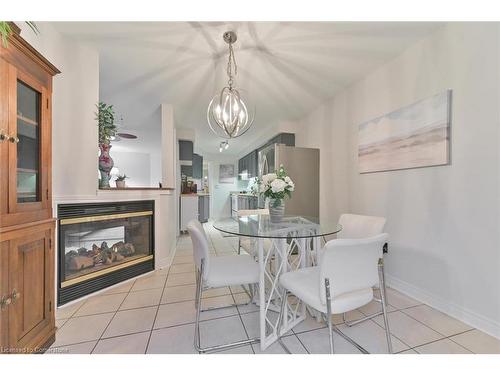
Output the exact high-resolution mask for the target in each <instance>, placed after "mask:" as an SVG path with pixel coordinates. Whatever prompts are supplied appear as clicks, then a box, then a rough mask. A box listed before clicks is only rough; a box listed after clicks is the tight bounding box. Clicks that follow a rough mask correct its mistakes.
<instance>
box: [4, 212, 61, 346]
mask: <svg viewBox="0 0 500 375" xmlns="http://www.w3.org/2000/svg"><path fill="white" fill-rule="evenodd" d="M53 238H54V224H53V222H52V221H48V222H46V223H43V224H39V225H34V226H29V227H26V228H24V229H20V230H15V231H9V232H7V233H5V234H2V242H1V243H0V246H1V252H2V254H1V255H0V257H1V258H0V259H1V260H2V265H1V271H0V275H1V276H0V277H1V278H2V295H1V296H0V298H3V300H4V306H3V308H2V309H1V311H0V315H1V319H0V321H1V322H2V323H1V324H2V334H1V336H0V339H1V340H2V341H1V347H2V348H1V349H2V350H3V351H5V348H8V350H9V351H15V352H30V351H33V350H37V349H40V348H44V347H46V346H48V345H50V344H51V342H52V341H53V336H54V334H55V320H54V319H55V318H54V287H55V284H54V273H55V272H54V264H55V263H54V248H53V246H52V244H53V242H54V240H53Z"/></svg>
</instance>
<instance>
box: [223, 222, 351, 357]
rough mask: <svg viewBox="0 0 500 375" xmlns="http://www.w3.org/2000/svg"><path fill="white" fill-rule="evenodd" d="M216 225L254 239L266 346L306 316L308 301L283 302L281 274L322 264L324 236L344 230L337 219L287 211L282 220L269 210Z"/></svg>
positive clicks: (226, 232)
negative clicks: (280, 316)
mask: <svg viewBox="0 0 500 375" xmlns="http://www.w3.org/2000/svg"><path fill="white" fill-rule="evenodd" d="M213 226H214V228H215V229H216V230H218V231H220V232H222V233H223V236H224V235H226V237H230V236H236V237H240V238H241V237H244V238H248V239H250V244H251V245H250V246H251V248H253V250H252V249H250V250H249V252H250V254H251V255H253V256H254V257H255V258H257V261H258V263H259V270H260V273H259V284H258V293H257V294H256V296H255V297H254V303H256V304H257V305H258V306H259V318H260V348H261V350H265V349H266V348H267V347H269V346H270V345H272V344H273V343H274V342H275V341H276V340H277V337H278V336H277V333H278V332H279V331H280V330H282V331H283V332H286V331H288V330H290V329H292V328H293V327H294V326H296V325H297V324H299V323H300V322H301V321H303V320H304V319H305V317H306V310H305V305H304V304H302V303H298V304H296V305H293V306H292V305H290V304H289V303H288V302H287V301H285V303H284V304H282V302H281V301H282V298H283V297H282V292H281V286H280V284H279V282H278V280H279V277H280V275H281V274H283V273H284V272H289V271H293V270H298V269H299V268H303V267H308V266H311V265H314V264H318V260H317V259H318V255H319V249H320V248H321V238H322V237H323V236H329V235H332V234H335V233H338V232H340V231H341V230H342V226H341V225H339V224H337V223H336V222H332V221H328V220H320V219H319V218H314V217H308V216H300V215H285V216H284V217H283V218H282V220H281V221H280V222H278V223H275V222H272V221H271V218H270V216H269V215H265V214H261V215H248V216H240V217H238V218H226V219H221V220H217V221H215V222H214V223H213ZM240 244H241V242H239V244H238V247H240ZM238 252H239V250H238ZM314 259H316V261H315V260H314ZM281 305H283V307H284V316H285V319H284V321H283V324H282V325H281V326H279V322H278V321H277V320H276V319H275V317H276V313H277V312H279V311H280V308H279V307H280V306H281Z"/></svg>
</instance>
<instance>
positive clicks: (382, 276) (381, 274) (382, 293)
mask: <svg viewBox="0 0 500 375" xmlns="http://www.w3.org/2000/svg"><path fill="white" fill-rule="evenodd" d="M378 278H379V283H380V297H381V298H380V299H381V300H382V313H383V315H384V324H385V337H386V339H387V349H388V350H389V353H391V354H392V340H391V330H390V328H389V319H388V317H387V305H386V303H387V301H386V294H385V273H384V259H383V258H380V259H379V260H378Z"/></svg>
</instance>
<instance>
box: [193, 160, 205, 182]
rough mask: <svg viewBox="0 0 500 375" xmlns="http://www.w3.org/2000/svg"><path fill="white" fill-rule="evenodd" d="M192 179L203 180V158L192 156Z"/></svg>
mask: <svg viewBox="0 0 500 375" xmlns="http://www.w3.org/2000/svg"><path fill="white" fill-rule="evenodd" d="M193 178H196V179H200V180H201V179H202V178H203V156H201V155H198V154H193Z"/></svg>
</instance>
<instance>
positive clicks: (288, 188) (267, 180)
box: [252, 165, 295, 207]
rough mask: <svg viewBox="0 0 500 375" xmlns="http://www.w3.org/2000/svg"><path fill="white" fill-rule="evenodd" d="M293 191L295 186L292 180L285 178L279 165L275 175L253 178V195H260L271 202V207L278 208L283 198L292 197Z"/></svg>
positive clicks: (284, 173) (283, 170)
mask: <svg viewBox="0 0 500 375" xmlns="http://www.w3.org/2000/svg"><path fill="white" fill-rule="evenodd" d="M294 189H295V184H294V183H293V181H292V179H291V178H290V177H289V176H287V174H286V172H285V168H283V165H280V167H279V169H278V171H277V173H269V174H266V175H264V176H262V178H260V179H259V178H255V184H254V185H253V189H252V192H253V193H254V194H262V195H263V196H264V197H266V198H269V199H270V200H271V204H270V205H271V207H278V206H281V205H282V204H283V201H284V200H285V198H291V197H292V191H294Z"/></svg>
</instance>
